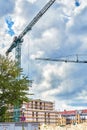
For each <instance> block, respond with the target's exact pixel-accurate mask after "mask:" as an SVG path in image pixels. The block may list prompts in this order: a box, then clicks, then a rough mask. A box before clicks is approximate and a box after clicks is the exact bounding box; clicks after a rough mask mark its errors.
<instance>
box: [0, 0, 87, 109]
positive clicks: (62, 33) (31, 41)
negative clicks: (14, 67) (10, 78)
mask: <svg viewBox="0 0 87 130" xmlns="http://www.w3.org/2000/svg"><path fill="white" fill-rule="evenodd" d="M47 1H49V0H44V1H42V0H21V1H20V0H15V1H13V0H7V2H6V1H5V0H0V9H1V10H0V53H1V54H3V55H5V52H6V50H7V49H8V48H9V46H10V44H11V42H12V40H13V37H14V36H15V35H17V36H18V35H19V34H20V33H21V32H22V31H23V29H24V28H25V27H26V26H27V25H28V24H29V22H30V21H31V20H32V19H33V17H34V16H35V15H36V14H37V13H38V11H40V9H41V8H42V7H43V6H44V5H45V4H46V3H47ZM3 8H4V10H3ZM76 54H84V55H83V57H81V58H84V60H86V58H87V1H86V0H72V1H70V0H56V2H55V3H54V4H53V5H52V6H51V7H50V9H49V10H48V11H47V12H46V13H45V14H44V16H42V17H41V19H40V20H39V21H38V23H36V24H35V26H34V27H33V28H32V30H31V31H30V32H28V33H27V35H26V36H25V37H24V42H23V43H22V55H21V62H22V67H23V70H24V73H25V74H26V75H28V76H29V78H30V79H32V80H33V84H32V88H30V92H33V93H34V95H33V96H31V98H40V99H43V100H47V101H49V100H50V101H53V102H55V107H56V109H58V110H64V109H83V108H86V106H87V76H86V75H87V64H72V63H63V62H48V61H36V60H35V58H36V57H50V58H57V57H66V56H68V55H76ZM9 57H11V58H12V59H14V57H15V49H14V50H13V51H12V52H11V53H10V55H9ZM70 58H75V57H70Z"/></svg>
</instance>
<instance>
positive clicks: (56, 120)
mask: <svg viewBox="0 0 87 130" xmlns="http://www.w3.org/2000/svg"><path fill="white" fill-rule="evenodd" d="M55 2H56V0H49V1H48V2H47V3H46V4H45V6H43V8H42V9H41V10H40V11H39V12H38V13H37V14H36V15H35V17H34V18H33V19H32V20H31V22H29V24H28V25H27V26H26V27H25V28H24V30H23V31H22V32H21V33H20V34H19V35H18V36H14V38H13V41H12V43H11V44H10V47H9V48H6V52H5V56H6V58H7V59H9V55H10V53H12V51H13V49H15V61H16V63H17V64H16V65H17V68H18V69H20V68H21V62H22V61H21V59H22V54H21V53H22V49H21V48H22V43H23V42H24V36H25V35H26V34H27V33H28V32H30V31H31V30H32V28H33V26H34V25H35V24H36V23H37V22H38V21H39V19H40V18H41V17H42V16H43V15H44V14H45V13H46V11H48V9H49V8H51V6H52V5H53V4H54V3H55ZM60 5H61V4H60ZM75 5H76V6H77V7H79V6H80V2H79V1H78V0H75ZM63 6H64V5H63ZM64 8H65V7H64ZM19 12H20V11H19ZM66 12H67V11H66ZM68 18H70V16H68ZM66 21H68V20H66ZM67 26H68V25H67ZM48 36H49V34H48V33H47V37H48ZM54 40H55V39H54ZM70 40H71V39H70ZM43 41H44V40H43ZM47 50H48V49H47ZM80 56H81V55H79V54H76V55H74V58H73V59H69V58H68V56H65V57H62V58H61V57H59V58H52V57H42V58H41V56H40V57H35V58H34V60H38V61H39V62H40V61H42V62H45V61H46V62H50V61H52V62H64V63H68V62H69V63H78V64H79V63H80V64H85V63H87V60H84V59H83V60H82V59H80ZM32 57H33V56H32ZM55 57H56V56H55ZM2 59H3V58H2ZM6 63H7V62H6ZM24 64H25V63H24ZM31 64H32V63H31ZM52 64H53V63H52ZM62 65H63V66H64V64H62ZM38 66H39V67H41V64H38ZM54 67H56V65H55V66H54ZM58 67H59V66H58ZM64 67H66V66H64ZM68 67H70V69H71V70H72V73H73V68H74V67H75V66H74V67H72V66H68ZM68 67H67V68H68ZM32 68H33V67H32ZM49 68H50V70H49ZM77 68H78V67H77ZM28 69H30V68H28ZM47 69H48V73H46V72H47ZM45 70H46V72H45V73H44V69H43V71H42V73H44V74H43V76H42V77H40V75H39V78H40V80H42V78H43V79H44V82H40V81H39V83H37V81H36V83H37V85H40V83H41V85H42V86H40V87H41V88H40V89H42V90H40V91H41V92H42V91H46V90H47V93H46V95H47V94H49V95H52V96H53V95H55V97H57V96H59V97H60V98H57V101H58V103H60V104H62V103H63V105H61V106H62V107H61V106H60V104H58V106H57V107H60V108H61V110H58V109H55V102H52V101H49V100H43V99H36V98H34V99H33V98H30V97H29V101H21V100H19V99H17V98H16V96H15V93H16V92H17V90H12V89H11V88H10V87H9V88H10V90H11V91H12V92H14V93H12V94H14V95H13V98H15V99H14V100H13V102H12V100H11V104H10V103H8V100H7V99H5V97H4V98H2V94H3V93H4V94H5V92H6V94H7V95H6V96H7V97H10V95H8V90H6V91H4V89H2V87H1V88H0V94H1V95H0V114H2V115H0V116H1V117H0V120H1V121H0V130H87V109H86V108H85V107H83V108H81V107H79V104H80V103H78V104H76V101H77V102H79V101H80V100H81V103H82V101H83V100H82V99H83V97H82V96H83V94H84V95H86V92H84V91H83V90H80V92H81V95H80V92H79V93H78V94H76V95H74V93H75V91H74V90H75V84H74V83H72V81H71V80H70V81H71V82H69V80H68V79H69V74H70V73H68V71H67V70H68V69H66V74H65V75H64V73H63V71H64V72H65V69H64V68H63V69H62V68H61V65H60V70H59V72H58V73H57V67H56V68H55V70H56V71H55V70H54V68H53V66H51V65H50V64H48V68H45ZM71 70H70V72H71ZM78 70H79V69H78ZM1 71H2V67H1ZM34 71H35V70H34ZM40 71H41V68H40ZM35 72H36V71H35ZM10 73H11V72H10ZM32 73H33V72H32ZM67 73H68V74H67ZM72 73H71V75H72ZM1 74H3V73H2V72H1ZM48 74H50V75H51V76H54V78H55V77H57V76H58V78H59V79H57V80H58V81H57V83H58V85H59V90H56V86H58V85H57V83H56V84H53V83H54V81H53V80H54V79H51V77H50V76H48ZM82 74H83V75H84V73H82ZM55 75H56V76H55ZM61 75H62V76H63V78H62V76H61ZM67 75H68V76H67ZM80 75H81V74H79V76H80ZM12 76H13V77H12V79H11V80H10V81H9V83H10V82H11V81H12V82H13V81H14V79H15V80H16V81H20V80H21V79H22V77H23V76H22V75H21V73H19V74H18V73H17V75H16V76H15V75H14V74H13V75H12ZM64 76H66V77H67V78H66V82H63V83H65V84H62V85H63V87H65V86H64V85H66V86H68V87H66V88H67V90H65V88H64V89H63V88H61V84H60V82H62V81H63V80H65V79H64V78H65V77H64ZM75 76H76V81H77V82H76V83H77V84H76V85H78V86H80V83H79V78H77V75H76V74H75ZM4 77H5V76H4ZM9 77H10V76H9V75H8V74H7V78H8V79H10V78H9ZM72 77H73V76H72ZM45 78H47V79H45ZM1 79H2V78H1ZM3 79H4V78H3ZM55 79H56V78H55ZM5 80H6V79H5ZM38 80H39V79H38ZM45 80H46V81H45ZM51 80H52V81H51ZM32 81H33V80H31V79H30V78H29V84H28V83H26V84H28V85H31V84H32ZM3 82H4V80H3V81H2V82H1V83H2V84H3ZM84 82H86V79H85V81H84ZM2 84H1V85H2ZM50 84H52V87H53V88H54V91H53V90H52V88H51V86H50ZM6 85H7V84H6ZM11 85H12V84H11ZM16 85H17V84H16ZM34 85H36V84H34ZM46 85H47V86H46ZM55 85H56V86H55ZM70 85H71V86H70ZM72 85H74V90H73V89H70V88H71V87H72ZM81 85H82V86H83V85H84V83H83V82H81ZM2 86H3V85H2ZM8 86H9V84H8ZM21 86H22V85H21V84H20V87H21ZM31 86H32V85H31ZM31 86H28V87H31ZM44 86H46V88H45V87H44ZM49 86H50V87H49ZM82 86H80V89H81V87H82ZM84 86H86V85H84ZM13 87H14V86H13ZM23 87H24V86H23ZM34 87H38V86H34ZM76 87H77V86H76ZM49 88H50V89H51V91H50V90H49ZM17 89H18V88H17ZM23 89H24V88H23ZM45 89H46V90H45ZM38 90H39V87H38V89H37V91H38ZM64 90H65V92H64ZM19 91H20V92H21V90H19ZM26 91H28V89H27V88H26V90H24V93H23V94H25V93H26ZM40 91H39V95H40ZM62 92H64V94H65V95H63V93H62ZM18 94H20V93H18ZM28 94H29V95H34V94H30V93H28ZM71 94H72V97H73V99H74V101H72V102H71V101H70V100H72V97H71ZM29 95H28V96H29ZM37 95H38V94H37ZM46 95H44V94H43V95H42V97H44V99H46V98H45V96H46ZM68 95H69V96H70V97H69V98H68ZM79 95H80V96H79ZM22 96H23V95H22ZM22 96H20V95H19V97H22ZM64 96H65V97H64ZM78 96H79V97H78ZM17 97H18V95H17ZM38 97H39V96H38ZM48 97H49V98H48V99H50V96H48ZM62 98H63V100H64V102H61V99H62ZM2 99H4V100H2ZM8 99H9V100H10V98H8ZM22 99H23V98H22ZM52 99H54V98H52ZM25 100H27V99H25ZM68 101H69V103H68ZM85 101H86V100H85V99H84V103H82V104H85V103H86V102H85ZM66 102H67V105H65V103H66ZM6 103H8V104H6ZM74 103H75V104H74ZM74 105H75V106H76V105H77V107H76V109H73V108H74V107H73V106H74ZM63 106H64V107H65V108H67V106H69V107H70V108H71V106H72V109H70V110H67V109H64V107H63ZM84 106H86V104H85V105H84ZM5 107H6V108H7V107H8V108H7V109H6V111H5V113H4V114H3V110H4V108H5ZM77 108H79V109H77ZM2 118H3V119H4V120H2Z"/></svg>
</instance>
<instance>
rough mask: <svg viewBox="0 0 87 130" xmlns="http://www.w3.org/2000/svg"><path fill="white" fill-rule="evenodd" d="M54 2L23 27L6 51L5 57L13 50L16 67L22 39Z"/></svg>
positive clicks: (18, 61) (19, 65)
mask: <svg viewBox="0 0 87 130" xmlns="http://www.w3.org/2000/svg"><path fill="white" fill-rule="evenodd" d="M55 1H56V0H50V1H49V2H48V3H47V4H46V5H45V6H44V7H43V8H42V9H41V10H40V11H39V13H38V14H37V15H36V16H35V17H34V18H33V19H32V21H31V22H30V23H29V24H28V25H27V26H26V27H25V29H24V30H23V31H22V33H20V34H19V36H18V37H17V36H15V37H14V39H13V42H12V43H11V45H10V47H9V48H8V49H7V51H6V56H8V54H9V53H10V52H11V51H12V50H13V49H14V48H15V58H16V60H17V63H18V67H21V43H22V42H23V37H24V36H25V35H26V34H27V32H29V31H30V30H31V29H32V27H33V26H34V25H35V24H36V23H37V22H38V20H39V19H40V18H41V17H42V15H43V14H44V13H45V12H46V11H47V10H48V9H49V8H50V6H51V5H52V4H53V3H54V2H55Z"/></svg>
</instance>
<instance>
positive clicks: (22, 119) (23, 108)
mask: <svg viewBox="0 0 87 130" xmlns="http://www.w3.org/2000/svg"><path fill="white" fill-rule="evenodd" d="M25 110H26V107H25V105H24V104H23V105H22V117H21V121H22V122H23V123H22V130H24V121H25V116H24V112H25Z"/></svg>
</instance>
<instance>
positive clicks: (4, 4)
mask: <svg viewBox="0 0 87 130" xmlns="http://www.w3.org/2000/svg"><path fill="white" fill-rule="evenodd" d="M14 8H15V1H12V0H7V1H5V0H0V17H3V16H6V15H8V14H10V13H11V14H12V13H13V11H14Z"/></svg>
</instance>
